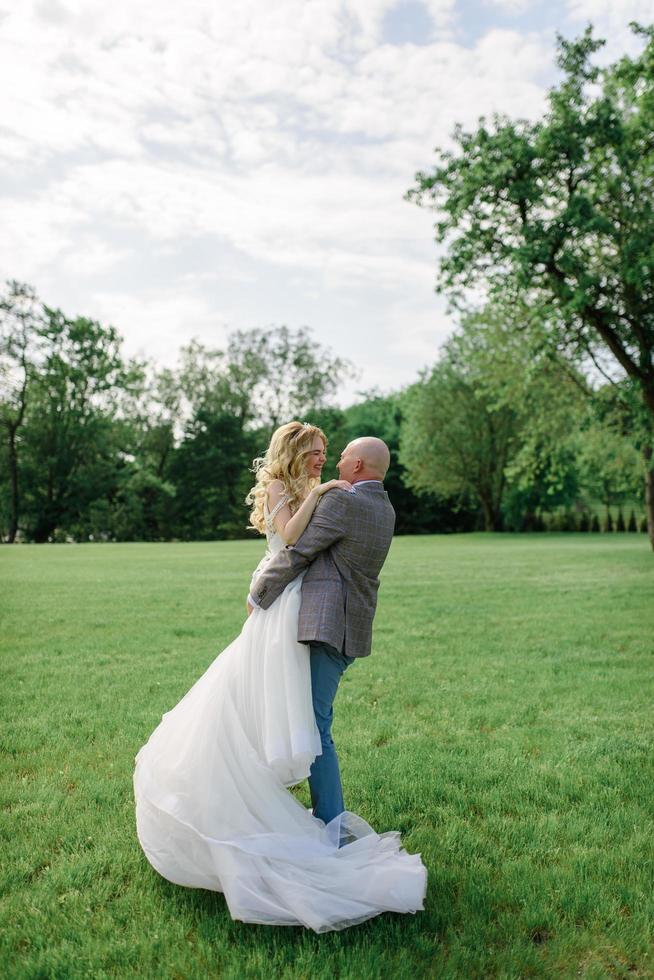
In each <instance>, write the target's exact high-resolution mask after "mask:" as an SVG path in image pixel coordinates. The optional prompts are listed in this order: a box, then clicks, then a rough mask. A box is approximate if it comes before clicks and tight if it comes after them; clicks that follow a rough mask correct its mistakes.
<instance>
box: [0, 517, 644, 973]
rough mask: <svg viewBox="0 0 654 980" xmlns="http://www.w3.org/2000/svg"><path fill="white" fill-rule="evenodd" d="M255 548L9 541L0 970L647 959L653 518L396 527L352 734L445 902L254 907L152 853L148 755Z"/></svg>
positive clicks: (350, 773)
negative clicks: (338, 909)
mask: <svg viewBox="0 0 654 980" xmlns="http://www.w3.org/2000/svg"><path fill="white" fill-rule="evenodd" d="M261 553H262V544H261V543H260V542H255V541H247V542H215V543H201V544H109V545H60V546H52V545H50V546H48V545H46V546H15V547H5V548H2V549H0V575H1V578H2V581H1V585H0V588H1V600H0V602H1V613H2V623H3V625H2V631H1V632H2V636H1V640H2V644H3V652H2V661H1V662H2V693H1V697H2V749H3V752H2V817H1V825H0V826H1V834H2V841H1V848H2V850H1V854H2V860H1V865H2V867H1V872H0V880H1V896H0V923H1V926H0V928H1V930H2V932H1V940H0V942H1V946H0V975H1V976H2V977H4V978H46V977H53V978H55V977H56V978H68V977H71V978H74V977H94V978H95V977H97V978H102V977H124V976H138V977H146V978H149V977H153V978H168V977H169V978H204V977H220V978H234V980H236V978H239V980H241V978H266V980H273V978H288V980H291V978H307V980H309V978H310V980H323V978H324V980H333V978H352V980H368V978H369V980H378V978H388V980H398V978H399V980H402V978H406V980H409V978H415V977H434V978H441V977H461V978H475V977H506V978H519V977H583V978H600V977H602V978H603V977H653V976H654V950H653V942H652V931H653V928H654V927H653V923H654V823H653V811H654V807H653V805H652V804H653V802H654V765H653V761H652V753H653V747H654V744H653V743H654V740H653V737H652V736H653V729H654V698H653V694H654V683H653V671H654V555H652V553H651V551H650V550H649V547H648V544H647V540H646V538H645V536H644V535H614V536H608V535H602V536H591V535H534V536H524V535H523V536H510V535H507V536H502V535H489V536H485V535H463V536H454V537H444V536H434V537H417V538H415V537H414V538H398V539H396V540H395V541H394V543H393V547H392V550H391V554H390V556H389V559H388V561H387V564H386V567H385V569H384V572H383V580H382V587H381V591H380V604H379V611H378V615H377V619H376V630H375V643H374V652H373V654H372V656H371V657H369V658H367V659H365V660H361V661H358V662H356V663H355V664H354V665H353V666H352V667H351V668H350V669H349V670H348V671H347V673H346V675H345V677H344V680H343V682H342V684H341V688H340V691H339V694H338V698H337V701H336V711H335V713H336V720H335V726H334V732H335V738H336V742H337V745H338V748H339V752H340V757H341V766H342V771H343V781H344V787H345V797H346V805H347V806H348V808H349V809H351V810H354V811H356V812H358V813H360V814H361V815H362V816H363V817H364V818H365V819H366V820H368V821H369V822H370V823H371V824H372V825H373V826H374V827H375V828H376V829H377V830H378V831H380V832H381V831H386V830H400V831H401V832H402V834H403V835H404V843H405V846H406V848H407V849H408V850H410V851H412V852H418V851H419V852H421V853H422V856H423V860H424V862H425V864H426V865H427V868H428V872H429V887H428V894H427V900H426V909H425V911H424V912H421V913H418V914H417V915H416V916H398V915H389V914H387V915H383V916H379V917H378V918H376V919H373V920H370V921H369V922H367V923H364V924H362V925H360V926H356V927H354V928H351V929H349V930H346V931H344V932H341V933H328V934H324V935H320V936H318V935H315V934H313V933H311V932H309V931H306V930H304V929H302V928H270V927H264V926H252V925H245V924H243V923H239V922H233V921H232V920H231V918H230V917H229V914H228V912H227V909H226V906H225V903H224V900H223V897H222V895H220V894H217V893H210V892H205V891H199V890H187V889H183V888H179V887H176V886H174V885H171V884H169V883H168V882H166V881H164V880H163V879H161V878H160V877H159V876H158V875H157V874H156V873H155V872H154V871H153V870H152V869H151V868H150V866H149V865H148V864H147V862H146V860H145V857H144V856H143V854H142V852H141V850H140V848H139V846H138V843H137V840H136V836H135V830H134V813H133V799H132V784H131V779H132V768H133V760H134V755H135V753H136V751H137V750H138V748H139V747H140V746H141V744H142V743H143V742H144V741H145V740H146V739H147V738H148V736H149V734H150V732H151V731H152V729H153V728H154V727H155V726H156V724H157V722H158V720H159V718H160V716H161V714H162V713H163V712H164V711H166V710H168V709H169V708H170V707H172V705H174V704H175V703H176V701H177V700H178V699H179V698H180V697H181V696H182V695H183V694H184V693H185V691H186V690H187V689H188V688H189V687H190V685H191V684H192V683H193V681H194V680H195V679H196V678H197V677H198V676H199V675H200V674H201V673H202V672H203V671H204V669H205V668H206V667H207V666H208V665H209V663H210V662H211V661H212V660H213V658H214V657H215V656H216V655H217V654H219V652H220V651H221V650H222V649H223V647H224V646H225V645H226V644H227V643H228V642H229V641H230V640H231V639H232V638H233V637H234V636H235V635H236V634H237V633H238V631H239V629H240V628H241V625H242V622H243V619H244V597H245V595H246V592H247V588H248V585H249V580H250V572H251V570H252V568H253V567H254V565H255V564H256V562H257V560H258V558H259V556H260V554H261ZM297 792H298V795H299V797H300V798H301V799H302V800H303V801H304V802H308V794H307V792H306V788H304V787H303V788H301V789H299V790H298V791H297Z"/></svg>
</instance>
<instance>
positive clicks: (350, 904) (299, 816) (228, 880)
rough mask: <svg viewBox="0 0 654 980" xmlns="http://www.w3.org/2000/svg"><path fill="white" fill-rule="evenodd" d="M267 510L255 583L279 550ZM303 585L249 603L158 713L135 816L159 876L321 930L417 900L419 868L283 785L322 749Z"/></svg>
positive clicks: (391, 836) (236, 913)
mask: <svg viewBox="0 0 654 980" xmlns="http://www.w3.org/2000/svg"><path fill="white" fill-rule="evenodd" d="M281 503H283V502H280V504H281ZM273 516H274V512H273V514H272V515H269V516H267V520H266V523H267V528H268V531H267V539H268V553H267V555H266V556H265V557H264V559H263V561H262V562H261V563H260V564H259V566H258V567H257V569H256V570H255V573H254V576H253V581H254V577H256V574H257V572H258V571H259V568H261V566H262V565H263V563H264V562H265V561H267V560H268V558H269V557H270V555H271V554H274V553H275V552H276V551H278V550H279V549H280V548H282V547H284V542H283V540H282V539H281V538H280V537H279V535H278V534H276V532H275V531H274V527H273V524H272V517H273ZM301 585H302V575H300V576H298V577H297V578H296V579H295V580H294V581H293V582H291V583H290V584H289V585H288V586H287V588H286V589H285V591H284V592H283V594H282V595H281V596H280V597H279V598H278V599H277V600H276V601H275V602H274V603H273V604H272V606H271V607H270V609H268V610H267V611H263V610H261V609H255V610H254V611H253V613H252V615H251V616H250V617H249V618H248V620H247V621H246V623H245V625H244V627H243V630H242V631H241V633H240V635H239V636H238V637H237V638H236V639H235V640H234V642H233V643H231V644H230V645H229V646H228V647H227V648H226V649H225V650H224V651H223V652H222V653H221V654H220V655H219V656H218V657H217V658H216V660H214V661H213V663H212V664H211V666H210V667H209V669H208V670H207V671H206V672H205V673H204V674H203V675H202V677H200V679H199V680H198V681H197V682H196V683H195V684H194V685H193V687H192V688H191V689H190V691H189V692H188V693H187V694H186V695H185V696H184V697H183V698H182V700H181V701H180V702H179V703H178V704H177V705H176V706H175V707H174V708H173V709H172V711H169V712H168V713H167V714H165V715H164V716H163V718H162V719H161V723H160V724H159V726H158V727H157V728H156V729H155V731H154V732H153V734H152V735H151V737H150V739H149V741H148V742H147V744H146V745H144V746H143V747H142V748H141V750H140V751H139V753H138V755H137V756H136V769H135V772H134V795H135V800H136V824H137V833H138V837H139V841H140V843H141V846H142V848H143V850H144V852H145V854H146V857H147V858H148V860H149V862H150V863H151V864H152V866H153V867H154V868H156V870H157V871H158V872H159V874H161V875H163V877H164V878H167V879H168V880H169V881H172V882H175V883H176V884H178V885H186V886H188V887H191V888H208V889H211V890H213V891H221V892H224V895H225V899H226V901H227V905H228V907H229V911H230V913H231V915H232V918H234V919H240V920H243V921H244V922H259V923H265V924H267V925H304V926H307V927H309V928H311V929H314V930H315V931H316V932H327V931H328V930H331V929H343V928H345V927H346V926H350V925H354V924H355V923H357V922H362V921H364V920H365V919H369V918H371V917H372V916H375V915H378V914H379V913H380V912H385V911H393V912H416V911H417V910H418V909H422V908H423V899H424V895H425V890H426V884H427V872H426V870H425V867H424V865H423V864H422V861H421V860H420V855H418V854H414V855H411V854H407V852H406V851H404V850H403V849H402V848H401V845H400V835H399V833H397V832H395V831H393V832H389V833H384V834H377V833H375V831H374V830H373V829H372V827H370V826H369V825H368V824H367V823H366V822H365V820H362V819H361V818H360V817H357V816H356V814H353V813H350V812H347V811H346V812H345V813H342V814H341V815H340V816H339V817H336V818H335V819H334V820H332V821H331V822H330V823H329V824H327V825H325V824H324V823H323V821H322V820H318V819H316V818H315V817H314V816H313V815H312V813H311V811H310V810H307V809H305V807H304V806H302V804H301V803H299V802H298V800H296V799H295V797H294V796H293V795H292V794H291V793H289V792H288V790H287V789H286V787H287V786H291V785H293V784H295V783H298V782H300V781H301V780H303V779H306V777H307V776H308V773H309V768H310V765H311V762H312V761H313V759H314V757H315V756H316V755H319V754H320V752H321V744H320V736H319V733H318V729H317V726H316V722H315V718H314V714H313V707H312V703H311V674H310V667H309V656H310V653H309V647H308V646H307V645H305V644H301V643H298V642H297V639H296V637H297V621H298V613H299V608H300V590H301ZM343 839H347V840H349V841H351V842H350V843H346V844H344V845H343V846H341V847H339V842H342V841H343Z"/></svg>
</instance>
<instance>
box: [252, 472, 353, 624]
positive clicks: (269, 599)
mask: <svg viewBox="0 0 654 980" xmlns="http://www.w3.org/2000/svg"><path fill="white" fill-rule="evenodd" d="M348 503H349V501H348V499H347V492H346V491H345V490H340V489H334V490H328V491H327V493H325V494H323V496H322V497H321V499H320V500H319V501H318V504H317V506H316V509H315V511H314V512H313V516H312V518H311V520H310V522H309V524H308V525H307V527H306V528H305V530H304V531H303V532H302V534H301V535H300V537H299V538H298V539H297V541H296V542H295V544H294V545H292V546H289V547H286V548H283V549H282V550H281V551H279V552H277V554H276V555H275V556H274V558H271V559H270V561H269V562H268V564H267V565H266V566H265V567H264V569H263V571H262V572H261V574H260V575H259V577H258V578H257V580H256V582H255V585H254V590H253V596H254V598H255V599H256V601H257V602H258V603H259V605H260V606H261V608H262V609H268V607H269V606H271V605H272V603H273V602H274V601H275V599H276V598H277V596H279V595H281V594H282V592H283V591H284V589H285V588H286V586H287V585H288V583H289V582H292V581H293V579H294V578H295V577H296V576H297V575H299V574H300V572H301V571H302V570H303V569H305V568H306V567H307V565H310V564H311V562H312V561H313V559H314V558H315V557H316V555H319V554H320V552H321V551H326V550H327V548H331V546H332V545H333V544H336V542H337V541H340V539H341V538H342V537H344V535H345V532H346V529H347V516H348Z"/></svg>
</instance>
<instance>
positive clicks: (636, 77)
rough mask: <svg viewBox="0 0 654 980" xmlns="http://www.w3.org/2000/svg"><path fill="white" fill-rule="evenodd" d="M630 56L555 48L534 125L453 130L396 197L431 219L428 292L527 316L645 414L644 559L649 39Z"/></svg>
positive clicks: (652, 286)
mask: <svg viewBox="0 0 654 980" xmlns="http://www.w3.org/2000/svg"><path fill="white" fill-rule="evenodd" d="M632 27H633V29H634V30H635V31H636V32H637V33H639V34H640V36H642V37H643V39H644V41H645V46H644V49H643V51H642V53H641V54H640V55H639V56H637V57H634V58H630V57H624V58H622V59H621V60H619V61H618V62H617V63H615V64H613V65H610V66H608V67H606V68H602V69H600V68H598V67H596V66H594V65H593V64H592V58H593V55H594V54H595V52H596V51H597V50H598V49H599V48H600V47H601V46H602V44H603V43H604V42H602V41H599V40H596V39H595V38H593V36H592V32H591V30H590V28H589V29H588V30H587V31H586V32H585V34H584V35H583V36H582V37H581V38H579V39H578V40H576V41H573V42H568V41H565V40H564V39H563V38H559V56H558V64H559V67H560V68H561V69H562V71H563V74H564V77H563V80H562V82H561V84H560V85H558V87H555V88H554V89H553V90H552V91H551V93H550V97H549V108H548V110H547V112H546V113H545V115H544V117H543V119H542V120H541V121H539V122H536V123H530V122H525V121H518V122H513V121H511V120H510V119H508V118H506V117H503V116H495V117H494V119H493V122H492V125H487V124H486V121H485V120H484V119H481V120H480V123H479V127H478V129H477V130H476V132H472V133H468V132H465V131H464V130H463V129H462V128H461V127H457V129H456V130H455V133H454V140H455V143H456V144H457V149H456V152H442V151H437V152H438V163H437V165H436V167H435V168H434V170H433V171H432V172H430V173H427V172H419V173H418V174H416V183H415V186H414V187H413V188H412V189H410V190H409V192H408V194H407V197H408V198H409V199H412V200H415V201H416V202H417V203H418V204H421V205H423V204H427V205H429V206H432V207H434V208H435V209H436V210H437V211H438V212H439V220H438V222H437V224H436V240H437V241H438V242H439V243H444V244H446V245H447V253H446V255H445V257H444V258H443V259H442V261H441V263H440V274H439V280H438V288H439V289H441V290H446V291H448V292H450V294H451V295H452V297H453V301H454V302H455V303H462V302H463V297H464V294H465V291H466V290H467V289H468V288H470V287H475V288H479V286H480V285H481V284H485V285H486V287H487V289H488V290H489V292H490V294H491V295H499V294H500V293H502V292H504V293H506V292H507V291H508V290H514V291H517V292H518V294H519V295H520V296H521V297H522V298H523V299H524V300H525V301H526V302H528V303H529V305H530V306H532V307H536V306H537V307H538V308H539V309H540V311H541V314H542V316H543V319H544V321H545V322H547V323H548V324H549V328H550V329H551V331H552V332H553V334H554V335H555V337H556V340H557V342H558V343H560V344H561V346H563V347H565V348H566V349H568V350H570V351H572V352H573V353H574V354H576V355H578V356H580V357H588V358H590V359H591V360H593V361H594V362H595V363H596V365H597V366H598V368H599V369H602V370H603V369H604V368H603V364H604V365H605V364H606V357H608V358H609V362H610V364H611V365H613V366H615V368H616V369H617V370H618V371H619V372H620V373H624V374H625V375H627V376H628V377H629V378H631V379H632V380H633V382H634V384H635V385H636V386H637V388H638V391H639V394H640V397H641V399H642V403H643V405H644V406H645V408H646V412H647V438H646V440H645V441H644V444H643V447H642V452H643V457H644V460H645V464H646V466H645V497H646V506H647V515H648V517H647V519H648V529H649V535H650V541H651V543H652V547H653V548H654V459H653V455H654V261H653V258H654V244H653V243H654V199H653V197H652V178H653V176H654V138H653V137H652V133H653V132H654V28H643V27H638V26H637V25H632Z"/></svg>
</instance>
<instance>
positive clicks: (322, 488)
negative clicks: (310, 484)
mask: <svg viewBox="0 0 654 980" xmlns="http://www.w3.org/2000/svg"><path fill="white" fill-rule="evenodd" d="M336 487H338V488H339V490H351V489H352V484H351V483H348V481H347V480H328V481H327V483H320V484H319V485H318V486H317V487H316V494H317V496H318V497H322V495H323V493H327V491H328V490H334V489H336Z"/></svg>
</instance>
